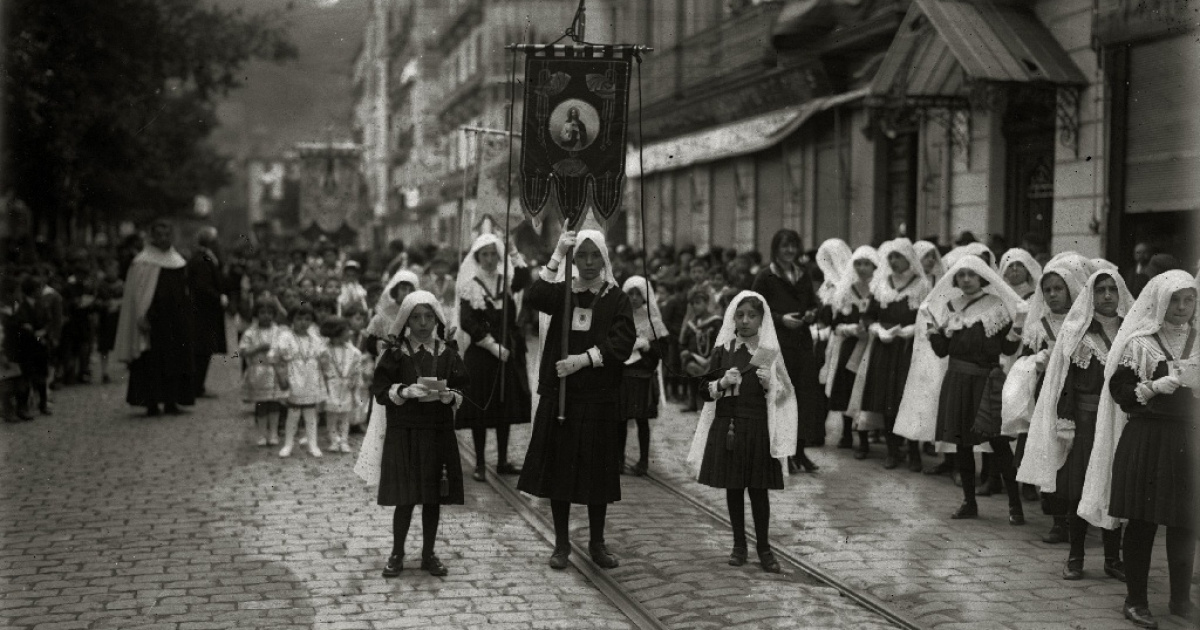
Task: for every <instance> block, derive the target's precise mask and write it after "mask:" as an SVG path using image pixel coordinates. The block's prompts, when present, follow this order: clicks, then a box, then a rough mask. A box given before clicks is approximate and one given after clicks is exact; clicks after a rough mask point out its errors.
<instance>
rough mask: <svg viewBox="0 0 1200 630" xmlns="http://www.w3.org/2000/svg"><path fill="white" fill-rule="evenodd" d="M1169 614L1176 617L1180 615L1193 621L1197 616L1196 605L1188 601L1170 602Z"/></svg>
mask: <svg viewBox="0 0 1200 630" xmlns="http://www.w3.org/2000/svg"><path fill="white" fill-rule="evenodd" d="M1170 610H1171V614H1172V615H1175V616H1176V617H1182V618H1184V619H1186V620H1188V621H1195V620H1196V618H1197V614H1196V605H1195V604H1193V603H1192V602H1190V601H1187V600H1184V601H1182V602H1171V604H1170Z"/></svg>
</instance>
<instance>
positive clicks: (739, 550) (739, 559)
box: [729, 547, 748, 567]
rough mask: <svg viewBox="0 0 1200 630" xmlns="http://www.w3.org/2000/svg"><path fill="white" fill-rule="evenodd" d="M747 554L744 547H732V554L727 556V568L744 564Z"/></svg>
mask: <svg viewBox="0 0 1200 630" xmlns="http://www.w3.org/2000/svg"><path fill="white" fill-rule="evenodd" d="M747 556H748V554H747V552H746V548H745V547H734V548H733V553H731V554H729V566H731V567H740V566H742V565H743V564H746V558H747Z"/></svg>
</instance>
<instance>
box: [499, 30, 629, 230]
mask: <svg viewBox="0 0 1200 630" xmlns="http://www.w3.org/2000/svg"><path fill="white" fill-rule="evenodd" d="M526 50H527V52H526V55H525V108H524V109H525V111H524V115H523V120H522V134H523V136H522V142H521V203H522V205H523V206H524V207H525V211H526V212H528V213H529V215H530V217H531V218H532V219H533V221H534V223H535V224H538V225H540V224H541V217H540V216H539V215H540V214H541V212H542V210H543V209H544V208H545V205H546V201H547V199H549V197H550V188H551V184H553V185H554V188H555V192H556V194H557V198H558V205H559V208H561V210H562V212H563V216H564V217H565V218H566V220H567V221H568V222H569V224H570V225H571V226H572V227H574V226H576V225H577V224H578V223H579V222H580V221H581V220H582V218H583V212H584V209H585V208H586V207H587V203H588V200H589V199H590V200H591V201H592V204H593V205H594V206H595V208H596V211H597V212H598V213H599V214H600V215H601V216H602V217H604V219H605V220H607V219H608V218H610V217H612V216H613V215H614V214H615V213H616V212H617V210H619V209H620V207H621V200H622V188H623V186H624V183H625V152H626V146H625V132H626V127H627V120H628V116H629V78H630V65H631V60H632V58H633V54H634V52H633V50H632V48H630V47H628V46H561V45H559V46H545V47H534V48H533V49H532V50H530V49H526Z"/></svg>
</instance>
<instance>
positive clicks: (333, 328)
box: [321, 316, 350, 339]
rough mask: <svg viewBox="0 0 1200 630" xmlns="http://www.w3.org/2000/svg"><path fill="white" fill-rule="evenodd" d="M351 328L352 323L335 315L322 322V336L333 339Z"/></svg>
mask: <svg viewBox="0 0 1200 630" xmlns="http://www.w3.org/2000/svg"><path fill="white" fill-rule="evenodd" d="M349 329H350V324H349V322H347V321H346V320H345V319H344V318H341V317H337V316H333V317H327V318H325V321H323V322H321V336H322V337H325V338H327V339H333V338H334V337H337V336H339V335H341V334H342V333H344V332H346V331H347V330H349Z"/></svg>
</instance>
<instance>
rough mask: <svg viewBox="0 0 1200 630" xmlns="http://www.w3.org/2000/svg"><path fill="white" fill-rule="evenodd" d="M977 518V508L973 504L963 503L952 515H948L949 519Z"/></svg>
mask: <svg viewBox="0 0 1200 630" xmlns="http://www.w3.org/2000/svg"><path fill="white" fill-rule="evenodd" d="M978 516H979V506H978V505H976V504H974V503H967V502H966V501H964V502H963V504H962V505H960V506H958V509H957V510H955V511H954V514H951V515H950V518H952V519H955V520H960V519H964V518H977V517H978Z"/></svg>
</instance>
